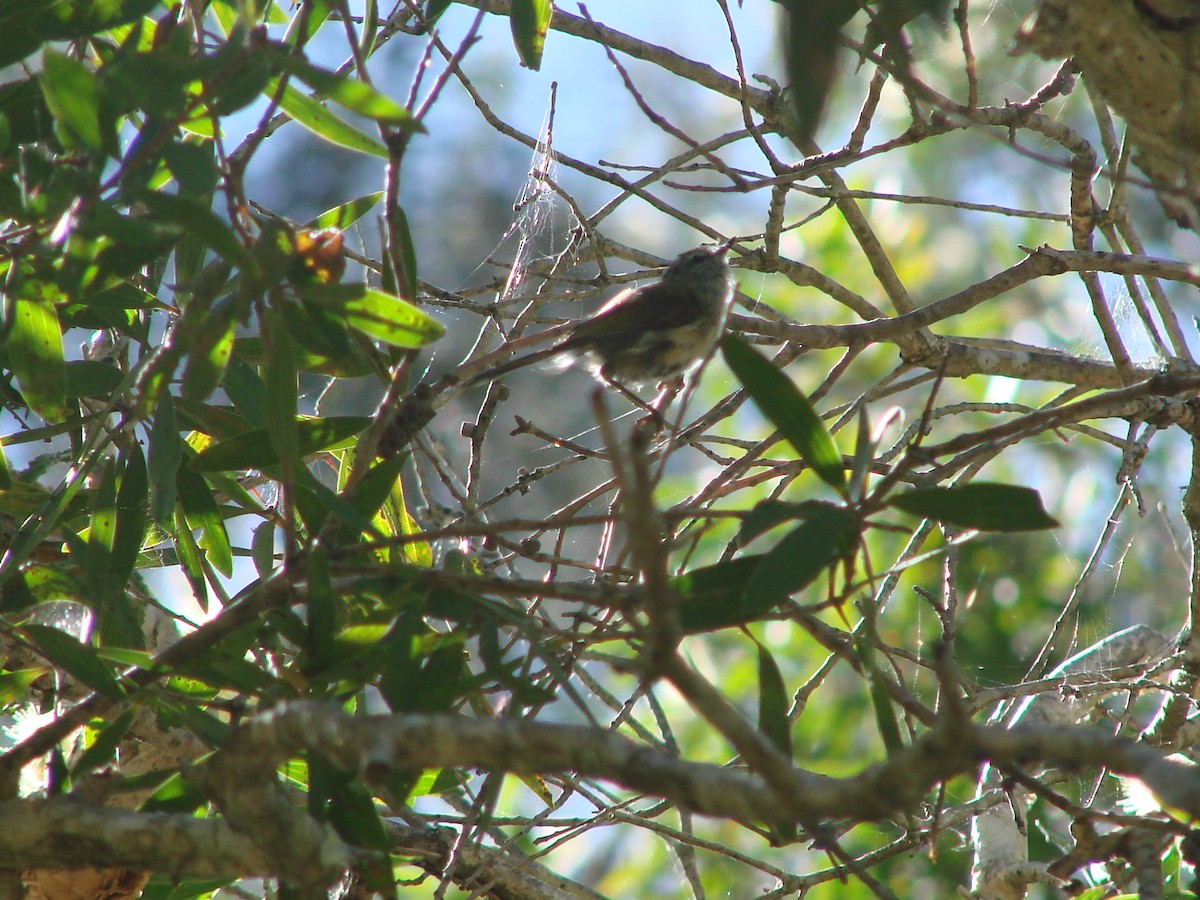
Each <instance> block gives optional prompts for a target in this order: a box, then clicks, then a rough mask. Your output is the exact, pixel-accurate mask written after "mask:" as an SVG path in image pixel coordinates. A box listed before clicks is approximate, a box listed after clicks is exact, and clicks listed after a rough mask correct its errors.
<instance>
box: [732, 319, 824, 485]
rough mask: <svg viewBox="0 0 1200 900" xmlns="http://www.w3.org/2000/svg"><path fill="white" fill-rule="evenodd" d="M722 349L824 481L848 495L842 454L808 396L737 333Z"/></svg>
mask: <svg viewBox="0 0 1200 900" xmlns="http://www.w3.org/2000/svg"><path fill="white" fill-rule="evenodd" d="M721 352H722V353H723V354H724V356H725V361H726V362H727V363H728V364H729V368H730V369H731V370H732V371H733V374H734V375H735V376H736V377H737V380H738V381H740V382H741V383H742V387H744V388H745V389H746V393H748V394H749V395H750V397H751V398H752V399H753V400H754V402H755V404H756V405H757V406H758V408H759V409H760V410H762V413H763V415H765V416H766V417H767V418H768V419H770V420H771V422H772V423H773V424H774V425H775V427H776V428H778V429H779V433H780V434H782V435H783V437H784V438H786V439H787V441H788V443H790V444H791V445H792V447H794V448H795V450H796V452H797V453H799V454H800V458H801V459H803V460H804V462H806V463H807V464H808V465H809V466H811V467H812V469H813V471H814V472H816V473H817V475H818V476H820V478H821V480H822V481H824V482H825V483H826V484H827V485H829V486H830V487H831V488H833V489H834V490H835V491H837V492H838V493H839V494H841V495H843V496H845V493H846V472H845V468H844V466H843V464H842V455H841V454H840V453H838V449H837V446H836V445H835V444H834V443H833V438H832V437H830V435H829V432H828V431H827V430H826V429H825V425H824V424H823V423H822V422H821V417H820V416H818V415H817V411H816V410H815V409H813V407H812V404H811V403H809V402H808V398H807V397H805V396H804V395H803V394H802V393H800V391H799V390H798V389H797V387H796V386H795V385H794V384H793V383H792V380H791V379H790V378H788V377H787V376H786V375H784V374H783V373H782V372H780V371H779V370H778V369H777V368H775V366H774V365H773V364H772V363H771V361H770V360H769V359H767V358H766V357H765V356H763V355H762V354H760V353H759V352H758V351H757V350H755V349H754V348H753V347H751V346H750V345H749V344H747V343H746V342H745V341H744V340H742V339H741V338H739V337H737V336H736V335H733V334H728V335H726V336H725V339H724V340H723V341H722V342H721Z"/></svg>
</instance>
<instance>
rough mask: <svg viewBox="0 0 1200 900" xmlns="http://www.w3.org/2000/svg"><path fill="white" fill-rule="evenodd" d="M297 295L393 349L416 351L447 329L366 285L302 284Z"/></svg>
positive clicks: (428, 316)
mask: <svg viewBox="0 0 1200 900" xmlns="http://www.w3.org/2000/svg"><path fill="white" fill-rule="evenodd" d="M296 294H297V295H298V296H299V297H300V298H301V299H302V300H305V301H307V302H309V303H316V304H319V305H321V306H324V307H326V308H328V309H330V310H332V311H334V312H337V313H339V314H340V315H342V316H344V317H345V320H346V324H347V325H349V326H350V327H351V328H355V329H357V330H359V331H361V332H363V333H364V334H368V335H370V336H371V337H375V338H378V339H379V340H381V341H383V342H384V343H386V344H391V345H392V346H394V347H403V348H405V349H409V350H415V349H417V348H419V347H423V346H424V345H425V344H428V343H431V342H433V341H436V340H437V339H438V338H440V337H441V336H442V335H443V334H444V333H445V330H446V329H445V328H444V327H443V326H442V324H441V323H440V322H438V321H437V319H434V318H433V317H432V316H430V315H429V314H427V313H425V312H424V311H422V310H420V309H418V308H417V307H416V306H413V305H412V304H411V303H407V302H405V301H404V300H401V299H400V298H399V297H395V296H393V295H391V294H385V293H384V292H383V291H379V290H375V289H374V288H371V287H367V286H366V285H364V284H313V285H302V286H299V287H297V288H296Z"/></svg>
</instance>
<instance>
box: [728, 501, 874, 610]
mask: <svg viewBox="0 0 1200 900" xmlns="http://www.w3.org/2000/svg"><path fill="white" fill-rule="evenodd" d="M857 529H858V525H857V522H856V519H855V517H854V514H853V513H852V512H851V511H850V510H848V509H845V508H843V507H836V506H831V507H828V508H827V509H825V510H822V511H821V512H819V513H817V514H816V515H813V516H811V517H809V518H808V519H807V520H806V521H805V522H804V523H803V524H802V525H800V526H799V527H797V528H795V529H794V530H793V531H791V532H789V533H788V534H787V535H786V536H785V537H784V538H783V539H782V540H781V541H780V542H779V543H778V544H776V545H775V547H774V549H772V550H771V551H770V552H769V553H766V554H765V555H764V556H763V557H762V560H761V561H760V562H759V564H758V565H757V566H756V567H755V568H754V572H753V574H752V575H751V576H750V580H749V582H748V583H747V584H746V590H745V593H744V594H743V595H742V612H743V613H744V614H746V615H747V616H756V615H761V614H762V613H765V612H766V611H767V610H769V609H773V608H774V607H776V606H778V605H779V604H780V603H782V602H783V601H784V600H786V599H787V598H788V597H789V596H791V595H792V594H794V593H796V591H799V590H801V589H803V588H805V587H807V586H808V585H809V584H811V583H812V582H813V581H814V580H815V579H816V577H817V576H818V575H820V574H821V573H822V572H824V571H826V570H827V569H829V567H830V566H832V565H833V564H834V563H835V562H836V561H837V560H838V559H840V558H842V557H844V556H845V555H846V554H847V553H848V552H849V551H850V550H852V549H853V546H854V540H855V538H856V536H857Z"/></svg>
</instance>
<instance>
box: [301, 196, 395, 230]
mask: <svg viewBox="0 0 1200 900" xmlns="http://www.w3.org/2000/svg"><path fill="white" fill-rule="evenodd" d="M382 199H383V191H375V192H374V193H371V194H364V195H363V196H361V197H358V198H356V199H354V200H348V201H347V202H345V203H343V204H341V205H340V206H335V207H333V209H327V210H325V212H323V213H321V214H320V215H319V216H317V217H316V218H315V219H313V220H312V221H311V222H309V223H308V224H306V225H305V226H304V227H305V228H310V229H321V228H337V229H338V230H339V231H345V230H346V229H347V228H349V227H350V226H351V225H353V224H354V223H355V222H357V221H358V220H359V219H361V218H362V217H363V216H365V215H366V214H367V213H369V212H370V211H371V210H372V209H374V208H375V206H376V205H377V204H378V203H379V201H380V200H382Z"/></svg>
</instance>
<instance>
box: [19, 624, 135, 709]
mask: <svg viewBox="0 0 1200 900" xmlns="http://www.w3.org/2000/svg"><path fill="white" fill-rule="evenodd" d="M21 634H22V635H23V636H24V637H25V638H26V639H27V640H28V641H29V642H30V643H32V644H33V645H34V646H35V647H37V649H38V653H40V654H41V655H42V656H43V657H45V659H46V660H47V661H48V662H49V663H51V664H52V665H54V666H56V667H57V668H60V669H62V670H63V671H65V672H67V673H69V674H70V675H72V676H73V677H75V678H77V679H79V680H80V681H81V682H83V683H84V684H85V685H87V686H88V687H90V688H92V689H93V690H96V691H99V692H100V693H101V694H103V695H104V696H106V697H110V698H112V699H114V700H119V699H121V698H122V697H124V696H125V692H124V691H123V690H122V689H121V686H120V684H118V683H117V678H116V676H115V675H114V674H113V672H112V670H111V669H110V668H109V667H108V666H107V665H105V664H104V663H103V662H102V661H101V660H100V657H99V656H97V655H96V650H95V648H94V647H90V646H88V645H87V644H83V643H80V642H79V641H78V640H76V639H75V638H73V637H72V636H71V635H69V634H67V633H66V632H65V631H60V630H59V629H57V628H51V627H50V626H49V625H36V624H29V625H25V626H22V628H21Z"/></svg>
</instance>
